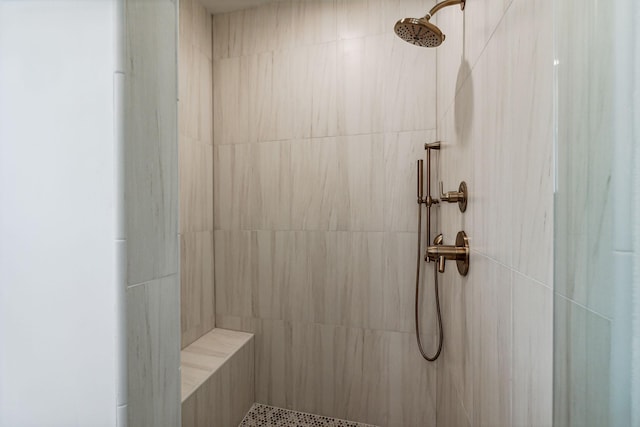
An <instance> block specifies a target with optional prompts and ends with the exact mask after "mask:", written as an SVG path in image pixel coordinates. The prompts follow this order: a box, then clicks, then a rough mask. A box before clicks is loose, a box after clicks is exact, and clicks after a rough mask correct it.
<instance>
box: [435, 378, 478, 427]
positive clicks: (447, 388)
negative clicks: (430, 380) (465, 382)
mask: <svg viewBox="0 0 640 427" xmlns="http://www.w3.org/2000/svg"><path fill="white" fill-rule="evenodd" d="M437 394H438V396H437V397H438V407H437V414H436V424H435V425H438V426H450V427H471V422H470V421H469V417H468V416H467V413H466V411H465V409H464V406H463V405H462V401H461V400H460V399H459V397H458V394H457V393H456V389H455V387H454V385H453V379H452V378H450V377H448V373H447V372H443V370H439V371H438V393H437Z"/></svg>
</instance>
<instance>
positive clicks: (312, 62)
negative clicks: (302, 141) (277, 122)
mask: <svg viewBox="0 0 640 427" xmlns="http://www.w3.org/2000/svg"><path fill="white" fill-rule="evenodd" d="M289 60H290V68H291V69H290V71H289V75H290V77H291V78H292V79H291V81H290V84H289V92H290V94H291V93H293V94H294V95H295V96H294V97H293V105H292V107H293V108H292V111H291V113H292V115H293V122H292V123H291V125H292V126H293V136H294V137H296V138H309V137H314V138H317V137H325V136H335V135H337V133H338V113H337V87H338V82H337V43H336V42H330V43H323V44H319V45H311V46H304V47H299V48H296V49H294V50H293V51H292V52H291V55H290V59H289Z"/></svg>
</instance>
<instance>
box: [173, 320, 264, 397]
mask: <svg viewBox="0 0 640 427" xmlns="http://www.w3.org/2000/svg"><path fill="white" fill-rule="evenodd" d="M252 340H253V335H252V334H248V333H245V332H237V331H231V330H225V329H220V328H217V329H213V330H211V331H210V332H208V333H206V334H204V335H203V336H201V337H200V338H198V340H197V341H195V342H194V343H192V344H190V345H189V346H187V347H185V348H184V349H183V350H182V351H181V352H180V366H181V371H182V401H183V402H184V401H185V400H186V399H187V398H188V397H189V396H190V395H191V394H192V393H194V392H195V391H196V390H197V389H198V388H199V387H200V386H202V385H203V384H204V383H205V382H206V381H208V380H209V378H210V377H212V376H214V375H216V373H217V371H218V370H219V369H221V368H222V366H223V365H224V364H225V363H227V362H228V361H230V360H232V359H233V358H234V357H236V354H237V353H238V352H240V351H241V350H242V349H243V348H244V347H245V346H247V345H248V343H249V342H250V341H252ZM212 403H214V402H212Z"/></svg>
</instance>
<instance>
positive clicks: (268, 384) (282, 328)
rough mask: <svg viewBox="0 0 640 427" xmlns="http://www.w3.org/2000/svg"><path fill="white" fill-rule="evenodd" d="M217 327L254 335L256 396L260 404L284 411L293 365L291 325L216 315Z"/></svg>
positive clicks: (279, 321) (275, 321)
mask: <svg viewBox="0 0 640 427" xmlns="http://www.w3.org/2000/svg"><path fill="white" fill-rule="evenodd" d="M216 324H217V325H218V326H219V327H223V328H226V329H233V330H240V331H249V332H252V333H254V334H255V337H254V340H255V369H256V370H255V393H256V398H255V400H256V401H257V402H264V403H268V404H270V405H273V406H278V407H281V408H288V407H291V405H290V404H288V403H287V402H288V401H290V400H291V398H292V397H291V394H290V392H289V391H287V384H291V382H290V377H288V375H287V374H289V373H290V371H288V370H287V367H288V366H290V363H291V351H290V343H291V324H290V323H288V322H285V321H283V320H270V319H257V318H251V317H237V316H226V315H221V314H219V313H216Z"/></svg>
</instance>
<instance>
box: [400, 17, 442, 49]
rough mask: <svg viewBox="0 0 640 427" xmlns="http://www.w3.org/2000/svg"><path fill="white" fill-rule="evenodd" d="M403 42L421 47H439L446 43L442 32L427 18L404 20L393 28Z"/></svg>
mask: <svg viewBox="0 0 640 427" xmlns="http://www.w3.org/2000/svg"><path fill="white" fill-rule="evenodd" d="M393 29H394V31H395V32H396V34H397V35H398V37H400V38H401V39H402V40H404V41H406V42H408V43H411V44H413V45H415V46H421V47H438V46H440V45H441V44H442V42H443V41H444V34H442V31H440V29H439V28H438V27H436V26H435V25H433V24H432V23H431V22H429V20H428V19H426V18H404V19H401V20H399V21H398V22H396V25H395V27H394V28H393Z"/></svg>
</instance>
